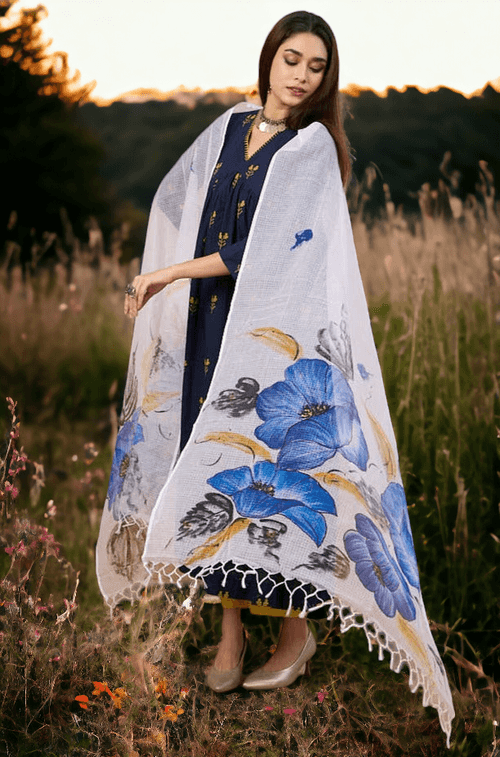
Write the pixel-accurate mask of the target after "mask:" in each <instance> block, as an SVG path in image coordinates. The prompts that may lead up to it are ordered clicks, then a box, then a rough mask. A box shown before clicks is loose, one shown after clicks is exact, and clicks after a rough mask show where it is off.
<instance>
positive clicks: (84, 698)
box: [75, 694, 89, 710]
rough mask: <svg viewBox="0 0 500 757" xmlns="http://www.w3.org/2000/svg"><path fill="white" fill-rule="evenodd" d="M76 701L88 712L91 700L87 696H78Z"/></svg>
mask: <svg viewBox="0 0 500 757" xmlns="http://www.w3.org/2000/svg"><path fill="white" fill-rule="evenodd" d="M75 701H76V702H78V704H79V705H80V707H81V708H82V710H88V708H89V698H88V697H87V696H85V694H78V696H77V697H75Z"/></svg>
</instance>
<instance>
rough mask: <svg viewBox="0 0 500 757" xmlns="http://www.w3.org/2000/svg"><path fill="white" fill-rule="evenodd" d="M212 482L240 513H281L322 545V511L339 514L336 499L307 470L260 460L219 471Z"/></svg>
mask: <svg viewBox="0 0 500 757" xmlns="http://www.w3.org/2000/svg"><path fill="white" fill-rule="evenodd" d="M207 483H208V484H210V485H211V486H213V487H214V489H217V490H218V491H220V492H222V493H223V494H228V495H229V496H231V497H232V498H233V501H234V504H235V507H236V509H237V511H238V513H239V514H240V515H243V516H244V517H246V518H268V517H269V516H270V515H277V514H278V513H281V514H282V515H283V516H284V517H285V518H288V519H289V520H291V521H292V523H295V525H296V526H298V527H299V528H300V529H302V531H304V533H306V534H307V535H308V536H310V537H311V539H312V540H313V541H314V542H315V543H316V545H317V546H318V547H319V546H320V544H321V543H322V541H323V539H324V538H325V535H326V521H325V519H324V517H323V515H321V513H331V514H332V515H336V514H337V510H336V508H335V502H334V500H333V499H332V497H331V496H330V495H329V494H328V492H327V491H325V489H323V487H322V486H320V484H319V483H318V482H317V481H315V480H314V478H311V476H308V475H307V474H306V473H298V472H296V471H284V470H280V469H279V468H278V467H277V466H276V465H274V463H267V462H264V463H257V464H256V465H255V466H254V469H253V471H251V470H250V468H249V467H248V466H246V465H245V466H243V467H241V468H233V469H232V470H225V471H222V472H221V473H217V474H216V475H215V476H212V478H209V479H208V481H207Z"/></svg>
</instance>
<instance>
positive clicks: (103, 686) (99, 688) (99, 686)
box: [92, 681, 113, 697]
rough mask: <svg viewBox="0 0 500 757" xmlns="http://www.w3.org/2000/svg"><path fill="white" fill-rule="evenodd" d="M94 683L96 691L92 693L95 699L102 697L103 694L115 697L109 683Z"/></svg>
mask: <svg viewBox="0 0 500 757" xmlns="http://www.w3.org/2000/svg"><path fill="white" fill-rule="evenodd" d="M93 683H94V686H95V689H94V691H93V692H92V694H93V695H94V696H95V697H100V696H101V694H104V693H106V694H109V696H110V697H113V694H112V693H111V691H110V688H109V686H108V684H107V683H101V681H94V682H93Z"/></svg>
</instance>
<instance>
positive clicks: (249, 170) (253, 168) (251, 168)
mask: <svg viewBox="0 0 500 757" xmlns="http://www.w3.org/2000/svg"><path fill="white" fill-rule="evenodd" d="M258 170H259V166H254V165H252V166H248V168H247V172H246V177H247V179H251V178H252V176H253V175H254V173H255V172H256V171H258Z"/></svg>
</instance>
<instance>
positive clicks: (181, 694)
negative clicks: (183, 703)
mask: <svg viewBox="0 0 500 757" xmlns="http://www.w3.org/2000/svg"><path fill="white" fill-rule="evenodd" d="M188 694H189V688H188V687H185V688H182V689H181V693H180V697H181V699H185V698H186V697H187V695H188Z"/></svg>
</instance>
